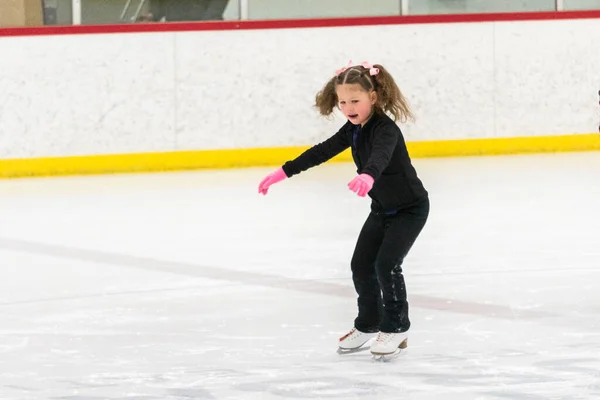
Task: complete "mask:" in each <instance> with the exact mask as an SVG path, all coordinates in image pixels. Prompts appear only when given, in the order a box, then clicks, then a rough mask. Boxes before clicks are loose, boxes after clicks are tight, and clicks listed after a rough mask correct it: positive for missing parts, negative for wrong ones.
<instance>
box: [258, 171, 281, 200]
mask: <svg viewBox="0 0 600 400" xmlns="http://www.w3.org/2000/svg"><path fill="white" fill-rule="evenodd" d="M285 178H287V175H286V174H285V172H283V168H279V169H278V170H276V171H275V172H272V173H270V174H269V175H267V177H266V178H265V179H263V180H262V181H261V182H260V185H258V193H262V194H263V195H264V194H267V192H268V191H269V186H271V185H272V184H274V183H277V182H280V181H282V180H284V179H285Z"/></svg>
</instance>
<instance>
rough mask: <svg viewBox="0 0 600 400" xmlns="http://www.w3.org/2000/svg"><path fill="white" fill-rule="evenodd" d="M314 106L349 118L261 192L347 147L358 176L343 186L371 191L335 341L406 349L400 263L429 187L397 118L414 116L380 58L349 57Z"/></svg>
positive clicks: (346, 346)
mask: <svg viewBox="0 0 600 400" xmlns="http://www.w3.org/2000/svg"><path fill="white" fill-rule="evenodd" d="M316 107H317V108H318V109H319V111H320V113H321V114H322V115H325V116H327V115H330V114H331V113H332V112H333V110H334V108H335V107H339V109H340V110H341V112H342V113H343V114H344V116H345V117H346V118H347V119H348V121H347V122H346V123H345V124H344V125H343V126H342V127H341V128H340V130H339V131H338V132H337V133H336V134H335V135H333V136H332V137H330V138H329V139H327V140H325V141H324V142H322V143H319V144H317V145H315V146H313V147H311V148H310V149H308V150H307V151H305V152H304V153H302V154H301V155H300V156H298V157H297V158H296V159H294V160H291V161H288V162H286V163H285V164H284V165H283V166H282V167H281V168H278V169H277V170H276V171H274V172H273V173H271V174H269V175H268V176H267V177H266V178H265V179H263V181H262V182H260V185H259V188H258V191H259V193H262V194H267V191H268V190H269V186H271V185H272V184H274V183H277V182H280V181H282V180H283V179H285V178H289V177H292V176H294V175H297V174H299V173H300V172H302V171H305V170H307V169H309V168H311V167H314V166H317V165H319V164H322V163H324V162H325V161H327V160H329V159H331V158H333V157H334V156H336V155H337V154H339V153H341V152H342V151H344V150H345V149H347V148H348V147H350V148H351V149H352V158H353V160H354V163H355V164H356V167H357V176H356V177H355V178H354V179H352V180H351V181H350V182H349V183H348V187H349V188H350V190H352V191H353V192H355V193H356V194H358V196H361V197H364V196H365V195H367V194H368V195H369V197H370V198H371V210H370V213H369V215H368V217H367V219H366V221H365V223H364V226H363V227H362V230H361V232H360V234H359V236H358V240H357V243H356V247H355V250H354V254H353V256H352V260H351V263H350V266H351V270H352V280H353V283H354V287H355V290H356V293H357V294H358V301H357V303H358V316H357V317H356V319H355V320H354V327H353V328H352V329H351V330H350V332H348V333H347V334H346V335H344V336H342V337H341V338H340V340H339V347H340V351H351V350H356V349H358V348H359V347H361V346H363V345H364V344H365V343H366V342H367V341H368V340H369V339H371V338H373V337H375V336H376V337H377V339H376V340H375V341H374V343H373V344H372V345H371V353H373V354H374V355H386V354H392V353H395V352H396V351H397V350H398V348H404V347H406V343H407V341H406V339H407V336H406V332H407V331H408V329H409V328H410V320H409V317H408V314H409V312H408V302H407V298H406V286H405V283H404V276H403V275H402V262H403V261H404V258H405V257H406V255H407V254H408V251H409V250H410V248H411V247H412V245H413V243H414V242H415V239H416V238H417V236H418V235H419V234H420V232H421V230H422V229H423V227H424V226H425V222H426V221H427V217H428V215H429V195H428V192H427V191H426V190H425V188H424V187H423V184H422V183H421V180H420V179H419V178H418V177H417V173H416V172H415V169H414V168H413V166H412V164H411V160H410V157H409V155H408V151H407V149H406V144H405V141H404V138H403V135H402V132H401V131H400V128H399V127H398V125H396V123H395V121H398V120H400V121H406V120H408V119H412V118H413V116H412V114H411V111H410V108H409V106H408V104H407V101H406V99H405V98H404V96H403V95H402V92H401V91H400V89H399V88H398V86H397V85H396V83H395V81H394V79H393V78H392V76H391V75H390V74H389V73H388V71H387V70H386V69H385V68H384V67H383V66H381V65H379V64H376V65H370V64H368V63H362V64H361V65H354V66H352V64H351V63H350V64H349V65H348V66H347V67H344V68H342V69H340V70H338V71H336V74H335V76H333V77H332V78H331V79H330V80H329V82H327V84H326V85H325V86H324V87H323V89H322V90H321V91H320V92H319V93H318V94H317V96H316ZM386 113H389V114H391V116H392V117H393V119H392V118H391V117H390V116H388V115H387V114H386ZM382 294H383V295H382Z"/></svg>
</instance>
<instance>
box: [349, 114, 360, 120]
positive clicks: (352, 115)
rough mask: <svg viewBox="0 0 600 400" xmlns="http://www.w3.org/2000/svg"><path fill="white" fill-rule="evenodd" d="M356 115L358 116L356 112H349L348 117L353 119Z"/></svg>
mask: <svg viewBox="0 0 600 400" xmlns="http://www.w3.org/2000/svg"><path fill="white" fill-rule="evenodd" d="M356 117H358V114H350V115H348V118H351V119H354V118H356Z"/></svg>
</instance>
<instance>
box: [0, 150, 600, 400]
mask: <svg viewBox="0 0 600 400" xmlns="http://www.w3.org/2000/svg"><path fill="white" fill-rule="evenodd" d="M414 164H415V166H416V168H417V170H418V172H419V175H420V177H421V178H422V180H423V181H424V183H425V185H426V187H427V189H428V190H429V192H430V195H431V207H432V208H431V215H430V219H429V221H428V223H427V225H426V227H425V229H424V231H423V233H422V235H421V236H420V237H419V239H418V240H417V242H416V244H415V246H414V248H413V249H412V251H411V253H410V254H409V256H408V257H407V259H406V260H405V264H404V272H405V276H406V280H407V286H408V292H409V301H410V305H411V320H412V328H411V330H410V332H409V333H410V334H409V347H408V349H407V352H406V353H405V354H404V355H403V356H402V357H399V358H397V359H395V360H393V361H391V362H388V363H378V362H373V360H371V358H370V355H369V353H368V352H365V353H358V354H354V355H344V356H340V355H338V354H336V349H337V345H336V342H337V338H338V337H339V336H341V335H342V334H344V333H346V332H347V330H348V329H349V328H350V327H351V326H352V321H353V319H354V317H355V312H356V305H355V304H356V303H355V294H354V289H353V287H352V282H351V279H350V269H349V260H350V257H351V254H352V250H353V248H354V243H355V240H356V236H357V234H358V231H359V229H360V227H361V225H362V223H363V221H364V219H365V218H366V216H367V213H368V208H369V201H368V200H366V199H361V198H358V197H357V196H356V195H354V194H353V193H352V192H350V191H349V190H348V188H347V186H346V184H347V182H348V181H349V180H350V179H352V177H353V176H354V173H355V170H354V167H353V166H352V165H350V164H327V165H323V166H320V167H317V168H315V169H312V170H309V171H307V172H305V173H303V174H301V175H299V176H297V177H294V178H292V179H289V180H287V181H284V182H282V183H279V184H277V185H275V186H273V187H272V188H271V191H270V193H269V195H268V196H266V197H263V196H260V195H258V194H257V185H258V182H259V181H260V180H261V179H262V177H263V176H264V175H265V174H266V173H268V172H270V171H271V170H272V168H253V169H244V170H225V171H199V172H198V171H196V172H184V173H161V174H147V175H142V174H140V175H135V174H134V175H112V176H93V177H65V178H47V179H23V180H9V181H1V182H0V399H3V400H4V399H7V400H22V399H35V400H39V399H64V400H85V399H87V400H98V399H110V400H116V399H147V400H158V399H161V400H175V399H181V400H185V399H244V400H246V399H248V400H252V399H261V400H262V399H265V400H270V399H317V398H319V399H346V400H347V399H403V400H408V399H415V400H425V399H428V400H429V399H433V400H438V399H444V400H454V399H460V400H471V399H527V400H538V399H539V400H542V399H544V400H545V399H597V398H600V290H599V289H600V201H599V200H600V153H571V154H546V155H524V156H507V157H475V158H447V159H417V160H414Z"/></svg>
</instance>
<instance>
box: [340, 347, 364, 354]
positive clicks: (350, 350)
mask: <svg viewBox="0 0 600 400" xmlns="http://www.w3.org/2000/svg"><path fill="white" fill-rule="evenodd" d="M370 348H371V347H370V346H361V347H358V348H356V349H342V348H341V347H338V349H337V353H338V354H354V353H361V352H363V351H367V350H369V349H370Z"/></svg>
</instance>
